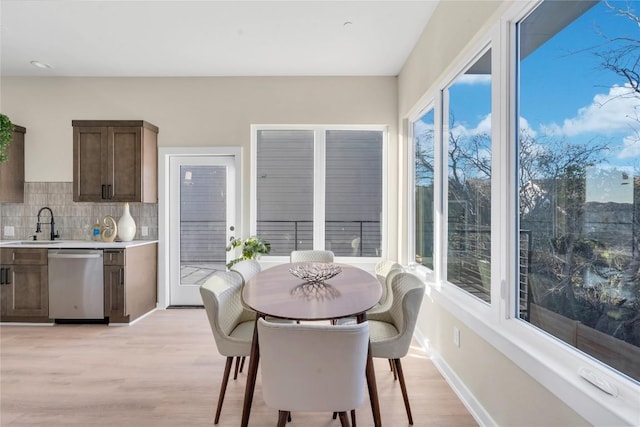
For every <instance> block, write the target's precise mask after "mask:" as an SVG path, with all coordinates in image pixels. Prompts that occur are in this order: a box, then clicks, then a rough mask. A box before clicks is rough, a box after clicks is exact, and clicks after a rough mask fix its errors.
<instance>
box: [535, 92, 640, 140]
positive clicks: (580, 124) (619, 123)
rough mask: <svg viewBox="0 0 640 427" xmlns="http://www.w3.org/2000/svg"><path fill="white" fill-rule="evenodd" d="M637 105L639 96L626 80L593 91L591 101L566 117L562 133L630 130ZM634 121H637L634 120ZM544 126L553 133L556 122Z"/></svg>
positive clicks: (608, 132)
mask: <svg viewBox="0 0 640 427" xmlns="http://www.w3.org/2000/svg"><path fill="white" fill-rule="evenodd" d="M638 107H640V99H638V97H637V95H635V94H633V89H631V86H630V85H629V84H625V85H624V86H617V85H616V86H613V87H612V88H610V89H609V93H606V94H597V95H595V96H594V97H593V101H592V102H591V104H590V105H588V106H586V107H582V108H580V109H579V110H578V115H577V116H576V117H574V118H571V119H565V121H564V123H563V124H562V128H561V129H562V133H564V134H565V135H567V136H575V135H579V134H584V133H590V132H598V133H605V134H611V133H614V132H621V131H623V132H624V131H629V129H630V126H632V125H633V124H634V122H635V120H634V118H636V117H637V116H636V114H637V113H638V111H637V109H638ZM635 125H636V126H637V125H638V123H637V122H635ZM547 130H550V131H553V133H557V131H558V129H557V128H556V126H555V125H550V126H548V127H547Z"/></svg>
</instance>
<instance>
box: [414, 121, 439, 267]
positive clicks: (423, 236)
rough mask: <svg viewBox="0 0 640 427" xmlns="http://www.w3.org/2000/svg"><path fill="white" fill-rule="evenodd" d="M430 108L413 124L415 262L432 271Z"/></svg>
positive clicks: (431, 125)
mask: <svg viewBox="0 0 640 427" xmlns="http://www.w3.org/2000/svg"><path fill="white" fill-rule="evenodd" d="M434 131H435V130H434V116H433V109H430V110H429V111H427V112H426V113H425V114H423V115H422V116H421V117H420V118H419V119H418V120H416V121H415V122H414V123H413V150H414V156H413V157H414V171H415V175H414V183H415V195H414V203H415V262H416V263H418V264H420V265H424V266H425V267H428V268H430V269H432V270H433V227H434V222H433V219H434V218H433V209H434V206H433V201H434V198H433V190H434V188H433V183H434V181H433V178H434V166H435V163H434V160H435V158H434V147H435V146H434V143H435V141H434Z"/></svg>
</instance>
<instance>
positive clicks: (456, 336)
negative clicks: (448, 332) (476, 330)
mask: <svg viewBox="0 0 640 427" xmlns="http://www.w3.org/2000/svg"><path fill="white" fill-rule="evenodd" d="M453 344H454V345H455V346H456V347H458V348H460V329H458V328H457V327H455V326H454V327H453Z"/></svg>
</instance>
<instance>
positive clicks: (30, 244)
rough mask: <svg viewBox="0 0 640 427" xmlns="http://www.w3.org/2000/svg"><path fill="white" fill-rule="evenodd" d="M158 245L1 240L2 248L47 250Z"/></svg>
mask: <svg viewBox="0 0 640 427" xmlns="http://www.w3.org/2000/svg"><path fill="white" fill-rule="evenodd" d="M151 243H158V241H157V240H133V241H131V242H111V243H106V242H94V241H91V240H64V239H62V240H53V241H51V240H36V241H33V240H0V247H6V248H39V249H42V248H46V249H122V248H131V247H134V246H141V245H148V244H151Z"/></svg>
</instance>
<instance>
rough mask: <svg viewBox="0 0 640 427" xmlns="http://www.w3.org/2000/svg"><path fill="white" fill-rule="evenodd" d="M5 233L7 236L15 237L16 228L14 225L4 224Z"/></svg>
mask: <svg viewBox="0 0 640 427" xmlns="http://www.w3.org/2000/svg"><path fill="white" fill-rule="evenodd" d="M4 235H5V236H6V237H13V236H15V235H16V230H15V229H14V228H13V225H5V226H4Z"/></svg>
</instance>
